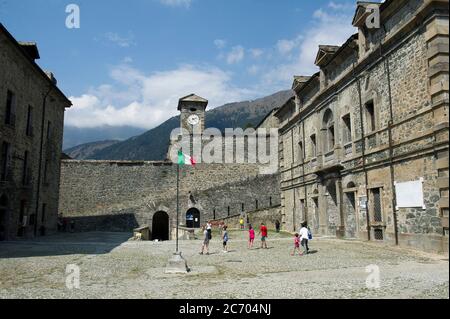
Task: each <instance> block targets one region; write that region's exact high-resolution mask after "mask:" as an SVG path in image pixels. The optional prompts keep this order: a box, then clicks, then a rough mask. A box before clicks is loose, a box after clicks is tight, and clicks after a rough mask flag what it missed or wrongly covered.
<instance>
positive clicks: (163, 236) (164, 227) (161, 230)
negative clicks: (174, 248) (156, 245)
mask: <svg viewBox="0 0 450 319" xmlns="http://www.w3.org/2000/svg"><path fill="white" fill-rule="evenodd" d="M155 239H158V240H169V215H168V214H167V213H166V212H157V213H155V215H153V221H152V240H155Z"/></svg>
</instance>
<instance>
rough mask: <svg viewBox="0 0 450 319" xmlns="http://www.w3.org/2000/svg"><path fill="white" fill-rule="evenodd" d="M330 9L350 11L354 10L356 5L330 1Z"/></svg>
mask: <svg viewBox="0 0 450 319" xmlns="http://www.w3.org/2000/svg"><path fill="white" fill-rule="evenodd" d="M328 7H329V8H331V9H333V10H349V9H354V8H355V4H354V3H351V2H340V3H338V2H335V1H330V2H329V3H328Z"/></svg>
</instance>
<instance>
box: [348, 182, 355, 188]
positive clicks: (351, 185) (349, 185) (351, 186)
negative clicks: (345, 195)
mask: <svg viewBox="0 0 450 319" xmlns="http://www.w3.org/2000/svg"><path fill="white" fill-rule="evenodd" d="M355 187H356V185H355V183H353V182H350V183H348V184H347V188H355Z"/></svg>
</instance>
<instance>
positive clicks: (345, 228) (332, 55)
mask: <svg viewBox="0 0 450 319" xmlns="http://www.w3.org/2000/svg"><path fill="white" fill-rule="evenodd" d="M369 5H370V6H372V7H373V6H374V5H375V6H376V7H377V9H378V10H379V12H380V20H381V25H380V27H379V28H368V27H367V23H366V20H367V18H368V15H369V14H370V12H371V11H370V10H368V6H369ZM448 9H449V8H448V0H395V1H391V0H388V1H385V2H384V3H382V4H374V3H365V2H358V5H357V9H356V13H355V16H354V19H353V25H354V26H355V27H357V28H358V33H357V34H355V35H353V36H351V37H350V38H349V39H348V40H347V42H346V43H344V44H343V45H342V46H340V47H338V46H329V45H323V46H320V47H319V50H318V53H317V59H316V65H317V66H318V67H319V68H320V72H318V73H316V74H314V75H312V76H296V77H295V79H294V83H293V90H294V91H295V98H293V99H292V100H290V101H288V102H287V103H286V104H285V105H284V106H283V107H282V108H281V109H280V110H278V111H277V112H276V113H275V116H276V117H277V118H278V119H279V121H280V135H281V137H280V173H281V192H282V210H283V212H284V216H285V220H284V224H285V228H286V229H288V230H294V229H297V227H298V226H299V224H300V223H301V222H302V221H307V222H308V223H309V225H310V227H311V229H312V231H313V233H316V234H321V235H325V236H336V237H338V238H358V239H362V240H375V241H385V242H387V243H392V244H399V245H402V246H411V247H414V248H419V249H423V250H427V251H430V250H432V251H439V252H442V251H448V209H449V208H448V205H449V202H448V200H449V199H448V197H449V175H448V164H449V160H448V154H449V149H448V148H449V145H448V143H449V131H448V123H449V122H448V121H449V119H448V102H449V95H448V93H449V91H448V90H449V78H448V69H449V56H448V53H449V42H448V41H449V17H448ZM422 197H423V198H422Z"/></svg>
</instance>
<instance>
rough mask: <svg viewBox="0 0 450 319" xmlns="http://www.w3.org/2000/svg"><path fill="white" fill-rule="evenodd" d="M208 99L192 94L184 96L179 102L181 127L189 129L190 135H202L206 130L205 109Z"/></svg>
mask: <svg viewBox="0 0 450 319" xmlns="http://www.w3.org/2000/svg"><path fill="white" fill-rule="evenodd" d="M207 106H208V100H206V99H204V98H202V97H200V96H197V95H195V94H190V95H188V96H185V97H182V98H181V99H180V101H179V102H178V111H180V112H181V115H180V122H181V123H180V124H181V125H180V127H181V128H182V129H185V130H187V132H189V134H190V135H200V136H201V135H202V134H203V131H204V130H205V111H206V107H207Z"/></svg>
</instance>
